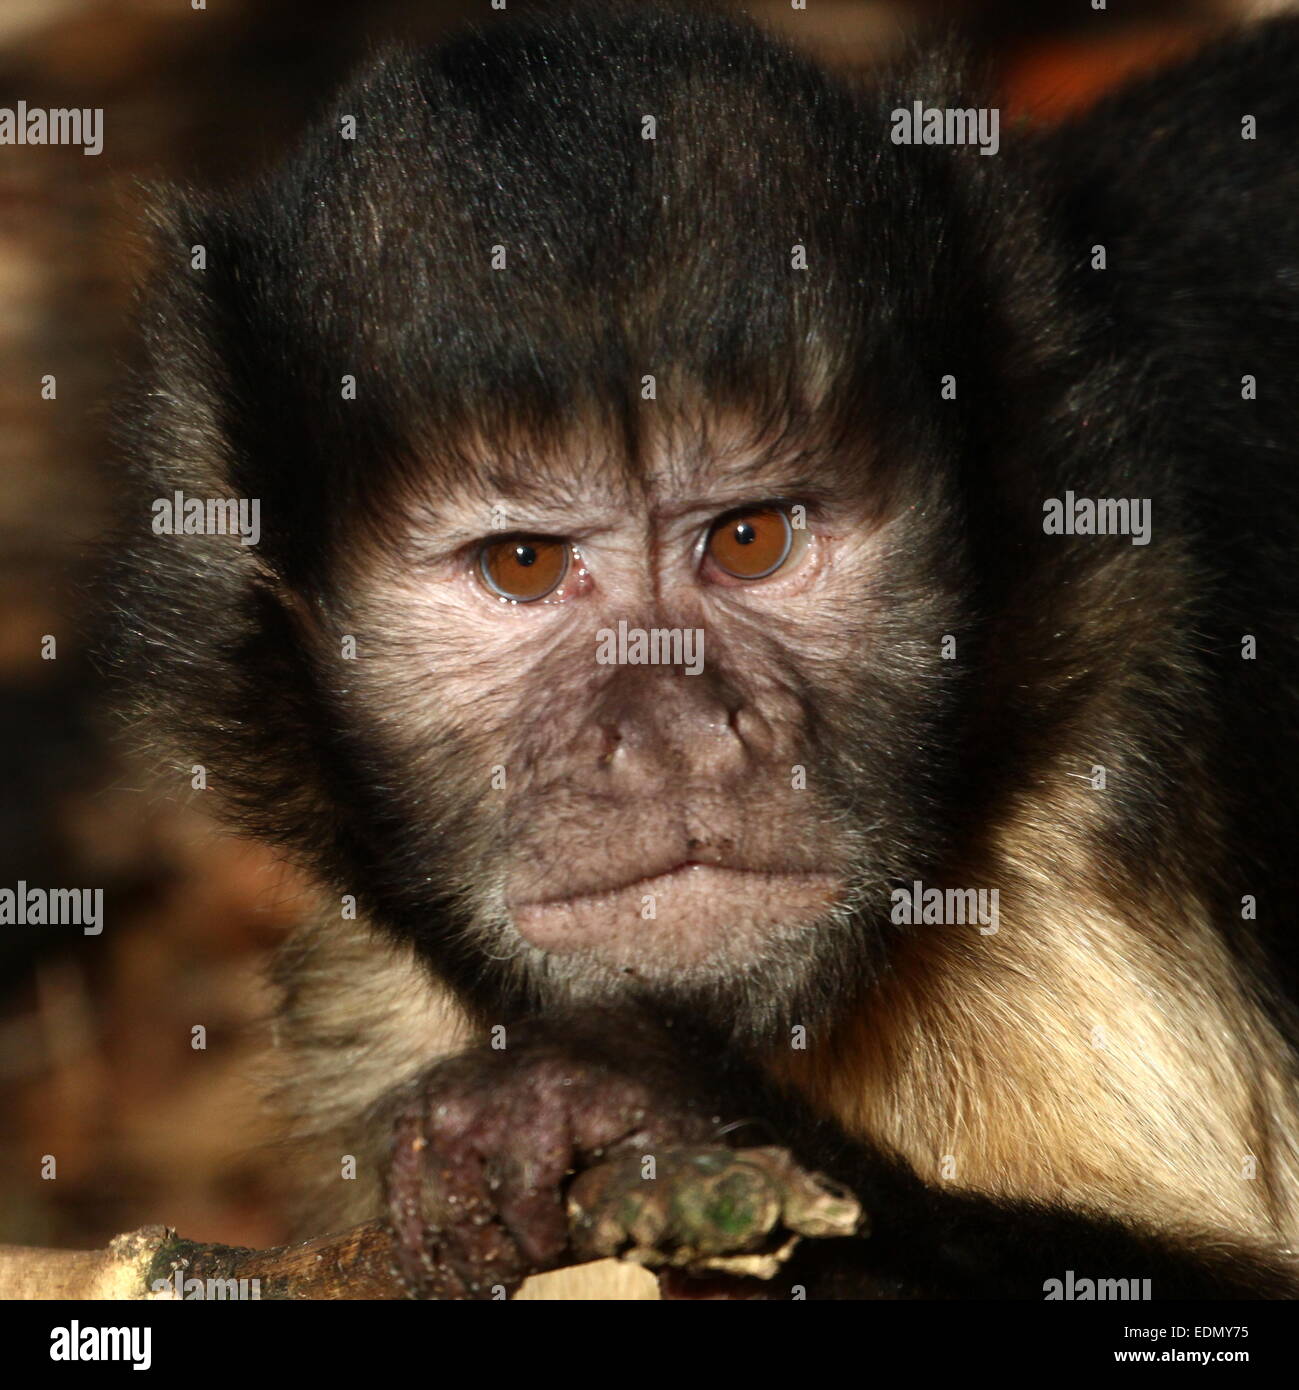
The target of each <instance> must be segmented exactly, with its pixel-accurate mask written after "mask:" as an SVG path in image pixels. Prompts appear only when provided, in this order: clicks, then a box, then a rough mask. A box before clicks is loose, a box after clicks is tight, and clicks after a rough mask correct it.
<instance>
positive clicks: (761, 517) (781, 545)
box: [707, 507, 794, 579]
mask: <svg viewBox="0 0 1299 1390" xmlns="http://www.w3.org/2000/svg"><path fill="white" fill-rule="evenodd" d="M793 547H794V528H793V527H792V526H791V525H790V523H789V517H788V516H787V515H786V514H785V511H784V509H783V508H782V507H753V508H749V509H747V510H745V511H741V512H732V513H731V514H730V515H729V516H724V517H723V518H722V519H721V520H720V521H718V522H715V523H714V525H713V529H712V530H711V531H710V532H709V533H708V546H707V550H708V558H709V559H710V560H712V562H713V563H714V564H715V565H716V566H717V567H718V568H719V569H720V570H721V571H722V572H723V573H724V574H728V575H730V576H731V578H732V579H765V578H766V577H767V576H768V575H769V574H775V572H776V571H777V570H778V569H779V568H780V567H781V566H782V565H783V564H784V563H785V561H786V560H788V559H789V554H790V551H791V550H792V549H793Z"/></svg>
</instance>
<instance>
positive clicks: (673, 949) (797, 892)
mask: <svg viewBox="0 0 1299 1390" xmlns="http://www.w3.org/2000/svg"><path fill="white" fill-rule="evenodd" d="M842 891H843V879H842V878H841V877H840V876H839V875H837V874H831V873H788V872H786V873H781V872H764V871H757V870H751V869H735V868H725V867H721V866H718V865H713V864H696V863H684V864H679V865H677V866H676V867H675V868H672V869H669V870H668V871H667V872H665V873H658V874H654V875H651V876H649V877H646V878H640V879H636V880H633V881H632V882H629V883H625V884H621V885H619V886H617V887H614V888H610V889H603V890H601V891H599V892H594V893H585V894H579V895H576V896H572V897H566V898H554V899H548V900H544V901H538V902H521V903H514V904H511V907H510V916H511V918H512V920H513V922H514V927H515V930H516V931H517V932H518V934H519V936H520V937H522V938H523V940H524V941H526V942H527V943H528V944H529V945H531V946H533V947H535V948H536V949H537V950H540V951H544V952H545V953H546V954H548V955H552V956H580V957H584V958H586V959H587V960H593V961H599V962H601V963H602V964H604V965H607V966H613V967H615V968H617V969H619V970H624V971H628V970H629V971H632V972H634V973H635V974H637V975H640V976H642V977H645V978H654V977H655V976H658V975H662V974H664V973H667V972H672V971H681V970H686V971H691V972H707V971H708V970H709V967H713V968H717V967H719V966H724V967H727V968H733V967H734V966H736V965H737V964H741V963H744V962H752V961H754V960H755V959H758V958H760V957H761V956H762V955H764V954H765V952H766V950H767V949H768V948H769V947H770V946H771V945H772V944H773V943H774V942H776V941H778V940H786V939H788V937H789V936H790V934H791V933H796V932H797V931H799V930H800V929H806V928H809V927H811V926H813V925H814V924H815V923H816V922H818V921H820V920H822V919H824V918H825V916H826V914H827V912H828V911H829V910H830V909H831V908H832V907H833V906H834V905H835V904H836V902H837V901H838V899H839V896H840V894H841V893H842Z"/></svg>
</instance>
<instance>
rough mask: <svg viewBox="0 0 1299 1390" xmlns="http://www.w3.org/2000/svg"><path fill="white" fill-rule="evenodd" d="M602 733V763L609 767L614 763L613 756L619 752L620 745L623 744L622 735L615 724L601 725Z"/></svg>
mask: <svg viewBox="0 0 1299 1390" xmlns="http://www.w3.org/2000/svg"><path fill="white" fill-rule="evenodd" d="M600 733H601V736H602V742H601V748H600V761H601V762H602V763H604V764H606V765H607V764H609V763H611V762H612V761H613V755H614V754H615V753H616V752H617V751H618V745H619V744H620V743H621V742H622V734H621V732H620V731H619V730H618V729H617V727H616V726H614V725H613V724H603V725H601V726H600Z"/></svg>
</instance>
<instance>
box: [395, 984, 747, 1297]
mask: <svg viewBox="0 0 1299 1390" xmlns="http://www.w3.org/2000/svg"><path fill="white" fill-rule="evenodd" d="M694 1070H695V1066H694V1064H692V1063H691V1062H690V1061H688V1060H686V1058H685V1056H684V1049H679V1048H678V1046H677V1044H676V1043H675V1040H674V1039H673V1037H672V1036H671V1035H669V1034H667V1033H665V1032H664V1031H663V1030H661V1029H659V1028H657V1027H654V1026H652V1025H650V1024H649V1023H647V1022H646V1021H644V1020H642V1019H640V1018H628V1017H626V1016H624V1015H622V1014H619V1015H618V1016H617V1017H616V1018H611V1017H610V1016H609V1013H608V1011H601V1010H590V1011H584V1012H582V1013H581V1014H574V1015H568V1016H565V1017H564V1018H561V1019H553V1020H547V1021H545V1022H534V1023H528V1024H524V1025H521V1026H518V1027H512V1028H511V1029H510V1030H509V1035H508V1038H507V1041H506V1046H505V1047H504V1048H503V1049H501V1050H493V1049H491V1048H482V1049H478V1050H475V1051H473V1052H467V1053H464V1054H462V1055H460V1056H457V1057H453V1058H450V1059H449V1060H447V1061H444V1062H440V1063H438V1064H437V1065H435V1066H434V1067H432V1068H431V1069H430V1070H429V1071H427V1072H425V1073H424V1074H423V1075H422V1076H421V1077H420V1078H419V1080H418V1081H417V1082H416V1083H415V1084H414V1086H413V1087H412V1088H410V1089H409V1090H408V1091H407V1092H406V1093H405V1095H404V1099H403V1103H402V1106H401V1109H400V1112H399V1114H398V1117H397V1121H396V1128H395V1134H394V1147H393V1154H392V1161H391V1164H390V1167H389V1171H388V1175H387V1196H388V1211H389V1218H390V1220H391V1223H392V1227H393V1232H394V1236H395V1240H394V1246H395V1250H396V1254H397V1260H398V1265H399V1272H400V1274H401V1278H402V1281H403V1283H404V1284H405V1286H406V1288H407V1289H408V1290H409V1291H410V1293H411V1296H412V1297H417V1298H433V1299H463V1298H491V1297H493V1296H500V1295H501V1293H502V1291H503V1292H504V1293H506V1294H510V1293H513V1292H514V1291H515V1290H516V1289H517V1288H518V1286H519V1285H520V1284H521V1283H522V1282H523V1280H524V1279H526V1278H528V1277H529V1276H530V1275H533V1274H537V1273H540V1272H542V1271H544V1270H547V1269H553V1268H556V1267H557V1266H559V1265H561V1264H563V1263H564V1262H565V1258H566V1256H568V1255H569V1254H570V1250H569V1232H568V1221H567V1215H566V1209H565V1199H564V1185H565V1183H566V1181H567V1179H568V1178H569V1177H570V1176H571V1175H572V1174H573V1173H574V1172H577V1171H580V1170H581V1169H583V1168H586V1167H589V1166H590V1165H591V1164H593V1163H596V1162H599V1161H600V1160H601V1159H602V1158H604V1157H605V1156H606V1155H609V1154H611V1153H620V1152H626V1151H628V1150H631V1149H640V1150H643V1151H649V1150H653V1149H655V1148H658V1147H662V1146H665V1145H669V1144H672V1145H675V1144H691V1143H708V1142H716V1136H717V1131H718V1126H719V1121H720V1117H719V1115H718V1113H717V1110H716V1109H715V1108H714V1106H713V1105H712V1104H711V1103H710V1101H709V1099H708V1092H709V1090H710V1089H711V1088H710V1087H708V1086H707V1085H704V1084H700V1082H699V1080H698V1078H697V1077H694V1078H693V1079H692V1073H693V1072H694Z"/></svg>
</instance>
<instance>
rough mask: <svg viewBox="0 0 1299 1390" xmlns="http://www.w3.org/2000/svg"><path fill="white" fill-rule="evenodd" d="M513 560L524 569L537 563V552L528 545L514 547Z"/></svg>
mask: <svg viewBox="0 0 1299 1390" xmlns="http://www.w3.org/2000/svg"><path fill="white" fill-rule="evenodd" d="M514 558H515V559H516V560H517V561H518V562H519V564H521V565H522V566H523V567H524V568H525V569H526V568H527V566H529V565H535V564H536V563H537V552H536V551H535V550H533V548H532V547H531V546H530V545H516V546H515V547H514Z"/></svg>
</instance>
